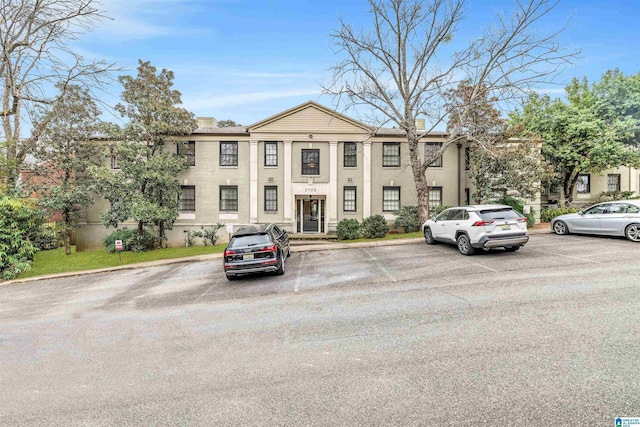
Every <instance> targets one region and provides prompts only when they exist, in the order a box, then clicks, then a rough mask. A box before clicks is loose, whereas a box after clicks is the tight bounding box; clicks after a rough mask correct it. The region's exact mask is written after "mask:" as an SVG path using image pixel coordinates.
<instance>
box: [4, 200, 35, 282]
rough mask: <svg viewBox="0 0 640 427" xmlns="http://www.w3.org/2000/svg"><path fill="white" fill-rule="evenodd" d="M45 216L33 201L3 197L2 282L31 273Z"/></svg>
mask: <svg viewBox="0 0 640 427" xmlns="http://www.w3.org/2000/svg"><path fill="white" fill-rule="evenodd" d="M43 222H44V216H43V214H42V212H41V211H40V209H38V208H37V205H36V202H35V201H34V200H31V199H20V198H17V197H11V196H6V195H0V278H1V279H4V280H9V279H14V278H16V277H17V276H18V275H20V274H21V273H24V272H26V271H29V270H30V269H31V266H32V264H33V256H34V255H35V253H36V252H37V251H38V248H37V247H36V246H35V245H34V244H33V239H34V238H35V237H36V236H37V235H38V233H39V231H40V227H41V225H42V223H43Z"/></svg>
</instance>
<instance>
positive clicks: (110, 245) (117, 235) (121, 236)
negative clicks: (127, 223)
mask: <svg viewBox="0 0 640 427" xmlns="http://www.w3.org/2000/svg"><path fill="white" fill-rule="evenodd" d="M116 240H122V250H123V251H130V252H142V251H146V250H149V249H153V248H155V247H156V246H158V243H159V240H158V237H157V236H154V235H152V234H151V233H149V232H148V231H146V230H145V231H144V232H143V233H142V234H138V231H137V230H129V229H128V228H127V227H124V228H121V229H118V230H116V231H114V232H113V233H111V234H109V235H108V236H107V237H105V238H104V240H103V243H104V247H105V249H106V250H107V251H108V252H115V251H116Z"/></svg>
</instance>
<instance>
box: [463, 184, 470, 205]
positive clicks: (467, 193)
mask: <svg viewBox="0 0 640 427" xmlns="http://www.w3.org/2000/svg"><path fill="white" fill-rule="evenodd" d="M464 200H465V204H466V205H467V206H469V205H470V204H471V192H470V191H469V189H468V188H465V189H464Z"/></svg>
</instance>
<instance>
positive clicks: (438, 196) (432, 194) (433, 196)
mask: <svg viewBox="0 0 640 427" xmlns="http://www.w3.org/2000/svg"><path fill="white" fill-rule="evenodd" d="M436 206H442V188H440V187H433V188H431V189H430V190H429V207H430V208H433V207H436Z"/></svg>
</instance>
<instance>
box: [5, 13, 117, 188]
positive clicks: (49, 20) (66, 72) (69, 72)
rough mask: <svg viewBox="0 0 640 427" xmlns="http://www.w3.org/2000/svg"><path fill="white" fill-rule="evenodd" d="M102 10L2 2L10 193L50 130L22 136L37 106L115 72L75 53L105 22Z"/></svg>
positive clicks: (110, 66)
mask: <svg viewBox="0 0 640 427" xmlns="http://www.w3.org/2000/svg"><path fill="white" fill-rule="evenodd" d="M98 6H99V4H98V2H97V1H96V0H0V48H1V49H2V53H1V55H2V56H1V57H0V87H1V91H2V92H0V96H1V99H2V105H1V106H0V118H1V120H2V132H3V135H2V137H3V138H4V140H5V141H6V146H5V147H3V148H4V149H3V151H2V153H1V154H2V156H3V157H4V159H3V162H1V164H3V165H5V166H6V170H5V171H2V172H3V174H4V175H5V176H4V179H5V180H6V184H7V186H8V187H9V188H14V187H15V185H16V182H17V179H18V174H19V171H20V168H21V166H22V164H23V163H24V160H25V157H26V155H27V154H28V153H29V152H30V151H31V150H32V148H33V146H34V144H35V143H36V141H37V139H38V135H39V133H40V131H41V130H42V129H43V128H44V127H46V126H47V122H46V121H45V122H39V123H38V125H37V126H35V127H33V129H32V131H31V134H30V135H29V136H28V137H26V138H25V137H24V136H23V135H22V125H23V124H28V125H33V123H30V119H31V118H32V114H33V112H34V111H35V109H34V107H35V106H36V105H47V104H48V105H53V104H54V103H55V102H56V100H57V99H58V98H60V97H63V96H64V95H65V89H66V87H68V86H69V84H71V83H73V84H76V85H80V86H83V87H89V88H96V87H99V86H101V85H102V84H104V83H106V82H107V81H108V80H109V79H110V72H111V71H115V70H116V68H115V67H114V64H108V63H105V62H103V61H85V60H84V58H82V57H81V56H80V55H78V54H77V53H76V52H74V51H73V49H72V48H71V43H72V42H73V41H75V40H77V39H78V38H79V37H80V35H81V34H83V33H86V32H88V31H89V30H90V29H91V28H92V27H93V26H94V25H95V24H96V23H97V22H98V21H100V20H103V19H105V16H104V15H103V13H102V11H100V9H98ZM55 87H57V88H60V89H61V91H57V90H55ZM0 177H2V175H0Z"/></svg>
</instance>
